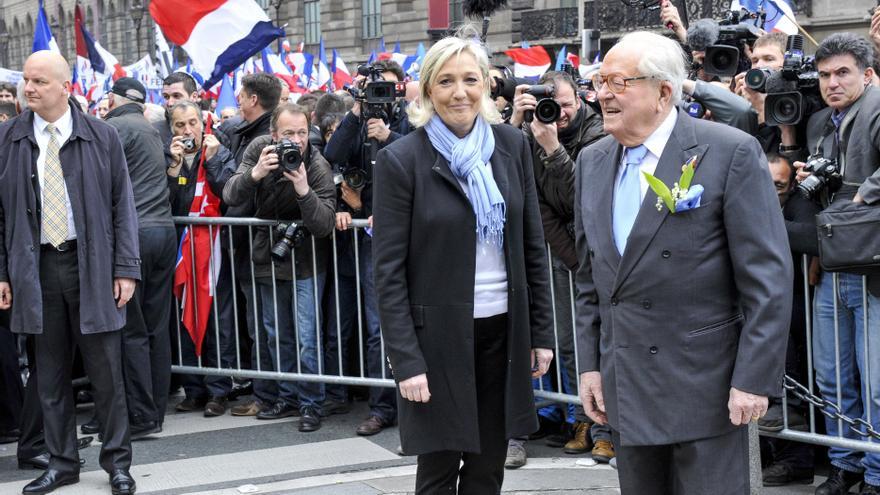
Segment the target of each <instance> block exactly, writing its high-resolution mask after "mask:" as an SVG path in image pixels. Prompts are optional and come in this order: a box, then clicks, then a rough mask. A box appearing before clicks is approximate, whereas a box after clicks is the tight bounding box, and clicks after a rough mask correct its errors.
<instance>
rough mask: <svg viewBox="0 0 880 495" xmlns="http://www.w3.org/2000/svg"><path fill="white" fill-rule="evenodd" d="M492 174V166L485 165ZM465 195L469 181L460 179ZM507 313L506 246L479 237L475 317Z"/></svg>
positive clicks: (475, 282) (475, 283)
mask: <svg viewBox="0 0 880 495" xmlns="http://www.w3.org/2000/svg"><path fill="white" fill-rule="evenodd" d="M484 166H485V167H486V168H488V169H489V175H490V176H492V166H491V165H490V164H489V163H486V164H485V165H484ZM456 179H457V180H458V183H459V184H460V185H461V188H462V190H463V191H464V194H465V196H467V194H468V187H467V182H465V181H463V180H461V179H459V178H458V177H456ZM504 313H507V266H506V265H505V263H504V246H496V245H494V244H491V243H488V242H480V240H479V238H478V239H477V263H476V270H475V271H474V318H489V317H490V316H495V315H500V314H504Z"/></svg>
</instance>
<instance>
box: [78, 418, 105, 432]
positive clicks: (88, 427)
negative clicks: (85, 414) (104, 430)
mask: <svg viewBox="0 0 880 495" xmlns="http://www.w3.org/2000/svg"><path fill="white" fill-rule="evenodd" d="M79 431H81V432H82V433H83V435H94V434H95V433H101V423H98V418H96V417H94V416H92V419H90V420H89V422H88V423H84V424H83V425H82V426H80V427H79Z"/></svg>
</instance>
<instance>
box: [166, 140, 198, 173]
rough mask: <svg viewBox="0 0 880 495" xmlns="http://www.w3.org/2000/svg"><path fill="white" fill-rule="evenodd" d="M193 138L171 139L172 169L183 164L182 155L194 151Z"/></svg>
mask: <svg viewBox="0 0 880 495" xmlns="http://www.w3.org/2000/svg"><path fill="white" fill-rule="evenodd" d="M195 147H196V144H195V138H193V137H189V136H174V137H173V138H171V146H170V147H169V151H171V156H173V157H174V165H173V167H179V166H181V165H182V164H183V155H184V154H189V153H192V152H193V151H194V150H195Z"/></svg>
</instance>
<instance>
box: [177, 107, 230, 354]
mask: <svg viewBox="0 0 880 495" xmlns="http://www.w3.org/2000/svg"><path fill="white" fill-rule="evenodd" d="M212 120H213V119H212V118H211V116H210V114H209V115H208V118H207V119H206V122H205V134H206V135H207V134H212V133H213V129H212V128H213V123H212ZM189 216H191V217H219V216H220V199H219V198H218V197H217V195H215V194H214V191H212V190H211V187H210V186H209V185H208V180H207V173H206V171H205V149H204V147H202V155H201V159H200V160H199V172H198V178H197V179H196V192H195V196H193V202H192V206H191V207H190V210H189ZM219 232H220V229H219V228H218V227H217V226H208V225H190V226H188V227H187V228H186V229H185V230H184V231H183V236H182V237H181V240H180V249H179V250H178V254H177V267H176V268H175V271H174V294H175V296H177V298H178V299H179V300H180V304H181V306H182V307H183V320H182V322H183V326H184V327H186V329H187V331H188V332H189V335H190V337H191V338H192V341H193V343H194V344H195V348H196V355H197V356H201V355H202V342H203V341H204V340H205V332H206V330H207V326H208V318H209V317H210V314H211V306H212V304H213V300H214V293H215V289H216V287H217V279H218V278H219V275H220V263H221V261H220V236H219Z"/></svg>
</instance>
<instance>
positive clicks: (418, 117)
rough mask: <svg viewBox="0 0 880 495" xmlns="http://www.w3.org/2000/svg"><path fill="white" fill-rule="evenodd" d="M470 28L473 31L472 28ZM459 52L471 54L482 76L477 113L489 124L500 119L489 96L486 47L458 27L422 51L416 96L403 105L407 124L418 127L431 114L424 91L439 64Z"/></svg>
mask: <svg viewBox="0 0 880 495" xmlns="http://www.w3.org/2000/svg"><path fill="white" fill-rule="evenodd" d="M471 30H472V31H473V28H471ZM474 33H476V31H474ZM462 52H467V53H470V54H471V55H473V57H474V58H475V59H476V61H477V65H478V66H479V67H480V74H482V76H483V83H484V85H485V88H484V91H483V97H482V101H481V102H480V115H481V116H482V117H483V118H484V119H485V120H486V122H488V123H490V124H497V123H499V122H501V120H502V119H501V114H500V113H498V109H496V108H495V102H493V101H492V98H491V97H490V96H489V89H490V84H489V57H488V55H486V49H485V47H483V45H482V44H481V43H480V42H479V38H477V37H475V36H468V33H467V31H466V30H464V29H462V30H460V31H459V32H458V33H457V34H456V35H455V36H449V37H447V38H443V39H442V40H440V41H438V42H437V43H435V44H434V46H432V47H431V49H430V50H428V53H426V54H425V59H424V62H423V63H422V69H421V71H419V81H420V82H421V84H420V85H419V99H418V100H417V102H415V103H413V104H411V105H409V107H408V108H407V113H408V114H409V123H410V124H412V125H413V126H415V127H422V126H423V125H425V124H427V123H428V121H429V120H431V117H433V116H434V113H435V111H434V105H433V104H432V103H431V97H430V96H429V94H428V92H429V90H430V89H431V86H432V85H433V84H434V82H435V81H434V80H435V79H436V77H437V73H438V72H439V71H440V69H441V68H442V67H443V65H445V64H446V62H448V61H449V60H450V59H451V58H453V57H456V56H458V55H460V54H461V53H462Z"/></svg>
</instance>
